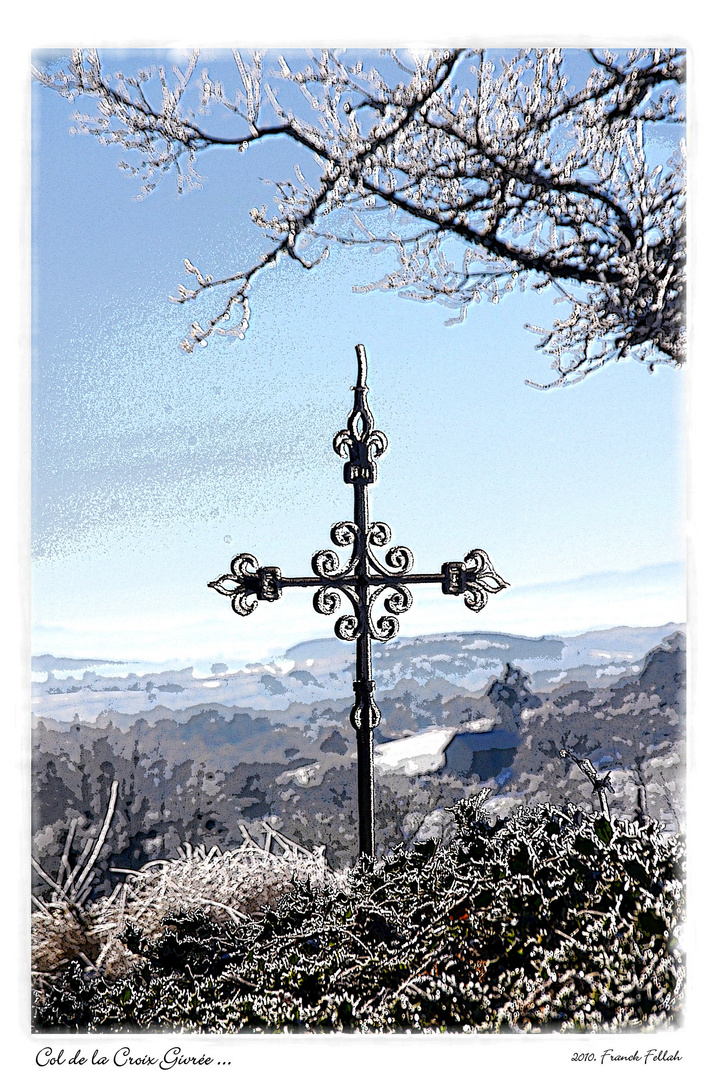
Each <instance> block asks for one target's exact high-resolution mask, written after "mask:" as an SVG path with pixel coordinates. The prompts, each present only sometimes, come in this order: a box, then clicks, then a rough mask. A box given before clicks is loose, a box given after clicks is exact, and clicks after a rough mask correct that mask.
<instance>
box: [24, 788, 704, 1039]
mask: <svg viewBox="0 0 718 1080" xmlns="http://www.w3.org/2000/svg"><path fill="white" fill-rule="evenodd" d="M482 801H483V800H482V797H481V796H479V797H474V798H471V799H468V800H464V801H463V802H461V803H459V804H457V806H456V807H454V810H453V813H454V816H455V818H456V822H457V826H458V827H457V832H456V836H455V837H454V839H453V840H452V841H451V843H450V844H448V845H446V846H444V847H437V846H436V844H435V843H434V842H433V841H432V842H429V843H426V844H417V845H416V846H415V847H414V848H413V849H411V850H406V849H401V850H399V851H397V852H395V853H394V854H393V855H392V856H390V857H389V858H388V859H386V860H385V861H384V862H383V863H381V864H377V865H376V866H373V867H371V866H360V867H357V868H356V869H355V870H354V871H353V872H352V873H351V874H350V876H349V877H348V878H345V879H342V878H341V876H339V877H337V879H336V880H335V882H334V883H333V884H331V885H330V886H329V887H324V888H323V889H322V890H321V891H319V890H317V889H316V887H314V888H313V887H312V886H311V884H308V883H305V884H302V885H298V886H297V887H296V888H295V890H294V891H293V892H292V893H291V894H288V895H286V896H284V897H283V898H282V899H281V900H280V901H279V903H278V906H277V907H276V908H275V909H273V910H270V909H267V908H265V909H264V910H263V911H262V912H260V913H258V914H256V915H255V916H254V918H253V919H251V920H248V921H247V922H246V923H242V924H241V925H239V926H237V925H232V924H229V923H218V922H214V921H210V920H208V919H207V917H206V915H201V914H199V913H194V914H190V915H184V916H182V917H177V918H176V919H173V918H168V919H166V920H165V931H164V933H163V934H162V936H161V937H160V938H159V939H155V940H152V941H150V940H147V939H144V938H143V936H142V932H141V929H140V928H139V927H130V928H129V929H128V931H127V932H126V934H125V939H124V940H125V944H126V945H127V946H128V947H129V948H130V949H131V950H132V952H133V953H135V954H136V955H137V956H138V958H139V960H138V962H137V964H136V966H135V967H134V969H133V970H132V971H131V972H130V973H129V974H128V975H125V976H123V977H121V978H119V979H118V980H117V981H115V982H114V983H108V982H107V981H106V980H105V979H103V978H102V976H101V975H97V974H91V973H90V974H88V973H87V972H85V971H83V970H82V968H81V966H80V964H79V963H74V964H73V965H72V966H71V968H70V970H69V971H67V972H66V973H65V974H64V975H63V976H62V977H61V978H59V979H58V981H57V982H55V983H54V984H52V985H50V986H48V987H47V988H45V989H44V991H43V993H42V995H41V996H40V995H38V999H37V1003H36V1012H35V1020H36V1027H37V1029H38V1030H48V1029H54V1030H58V1029H61V1030H69V1031H106V1032H110V1031H115V1032H117V1031H127V1030H143V1031H148V1030H165V1031H168V1030H172V1031H196V1032H237V1031H250V1032H257V1031H261V1032H280V1031H314V1032H318V1031H356V1030H359V1031H366V1032H386V1031H396V1032H403V1031H413V1030H420V1029H433V1030H442V1031H475V1032H476V1031H520V1030H536V1029H546V1028H560V1029H562V1030H574V1031H590V1030H610V1029H616V1028H620V1027H624V1026H627V1025H628V1026H630V1025H640V1026H655V1025H661V1024H665V1023H668V1022H671V1021H672V1020H675V1018H676V1016H677V1014H678V1009H679V1005H680V998H681V991H682V987H683V981H684V976H683V970H682V963H681V954H680V951H679V949H678V946H677V941H676V937H675V932H676V930H677V928H678V927H679V926H680V925H681V923H682V919H683V870H684V866H683V864H684V845H683V841H682V839H681V837H679V836H677V835H666V834H663V833H662V832H661V831H660V829H659V827H658V826H657V825H656V823H655V822H654V821H651V820H649V821H647V822H645V823H644V824H642V825H638V824H637V823H635V822H631V823H628V822H625V821H621V820H615V819H614V820H613V822H612V825H609V823H608V822H607V821H606V820H605V819H604V818H602V817H598V816H595V815H589V814H581V813H580V812H577V811H575V810H574V808H568V809H558V808H557V807H553V806H548V805H543V806H537V807H533V808H531V809H528V810H524V811H522V812H521V813H518V814H516V815H515V816H513V817H510V818H509V819H508V820H506V821H500V822H497V823H496V824H494V825H491V824H489V823H488V822H487V821H486V820H485V818H484V816H483V814H482V810H481V804H482Z"/></svg>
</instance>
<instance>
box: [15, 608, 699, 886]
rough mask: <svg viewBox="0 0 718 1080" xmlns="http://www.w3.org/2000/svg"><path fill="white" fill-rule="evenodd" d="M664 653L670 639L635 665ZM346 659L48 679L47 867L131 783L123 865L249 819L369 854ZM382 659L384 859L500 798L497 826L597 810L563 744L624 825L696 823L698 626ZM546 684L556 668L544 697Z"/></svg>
mask: <svg viewBox="0 0 718 1080" xmlns="http://www.w3.org/2000/svg"><path fill="white" fill-rule="evenodd" d="M665 630H669V631H671V630H672V632H670V633H668V634H667V635H666V634H664V631H665ZM646 641H649V642H651V641H652V642H653V643H654V644H653V645H652V646H651V647H650V648H649V649H648V650H647V652H646V654H645V655H643V656H639V655H637V650H638V648H639V646H641V645H642V644H643V643H644V642H646ZM330 644H331V645H332V648H330ZM318 646H319V647H318ZM339 650H341V643H339V642H336V643H334V642H331V643H329V642H320V643H316V642H308V643H305V644H303V645H302V646H301V647H299V646H298V647H296V648H295V649H294V650H290V652H291V654H292V656H290V655H289V654H288V655H287V656H286V657H285V658H283V660H282V661H280V662H278V663H277V664H275V665H271V666H268V665H254V666H252V668H251V669H243V670H242V671H241V672H236V673H232V672H226V673H225V672H217V673H216V675H215V677H213V678H212V679H204V680H202V679H195V678H194V676H193V673H192V670H191V669H186V670H183V671H179V672H162V673H157V674H156V675H154V676H150V677H143V678H142V679H140V678H138V677H136V676H131V675H128V676H123V677H121V678H114V679H109V678H106V677H104V676H102V677H100V676H96V675H93V674H92V673H90V672H88V673H86V674H85V675H84V676H83V677H82V678H80V679H72V678H68V679H57V678H55V677H51V678H48V680H47V682H45V683H42V684H39V685H38V684H36V687H35V688H36V690H38V691H39V693H38V694H37V695H36V700H35V701H34V706H35V709H36V715H35V719H34V730H33V762H32V768H33V828H34V832H35V845H36V851H37V854H38V856H41V862H42V864H43V865H45V864H46V863H47V865H48V866H51V865H52V862H53V860H59V858H60V856H61V855H62V848H63V845H64V843H65V839H66V836H67V830H68V826H69V823H70V822H71V821H72V820H74V819H77V820H78V821H79V825H78V828H77V833H76V836H77V843H79V842H80V841H81V839H82V838H83V837H85V836H86V835H88V833H89V832H90V831H91V830H92V829H93V827H95V826H96V825H97V822H98V821H99V820H101V818H102V815H103V814H104V809H105V807H106V805H107V799H108V795H109V790H110V787H111V784H112V781H113V780H117V781H118V783H119V785H120V786H119V795H118V802H117V810H116V814H115V818H114V819H113V825H112V830H111V834H110V840H109V843H111V846H112V852H113V854H112V855H111V856H108V859H109V860H110V861H111V862H112V864H113V865H117V866H125V867H128V866H137V865H139V864H140V863H141V862H143V861H145V860H146V859H148V858H153V857H161V856H163V855H171V854H173V853H174V852H175V849H176V848H177V846H178V845H181V844H183V843H184V842H190V843H193V844H197V843H218V844H220V845H221V846H223V847H231V846H233V845H236V844H238V843H239V842H241V836H242V833H241V826H245V827H248V828H250V829H251V828H252V827H254V826H256V825H257V824H258V822H259V821H260V820H261V819H264V820H268V821H270V822H271V823H273V824H274V825H275V826H276V827H277V828H280V829H281V831H283V832H284V833H286V834H287V835H289V836H292V837H294V839H296V840H297V842H299V843H301V844H303V845H304V846H305V847H307V848H310V849H311V848H312V847H313V846H314V845H315V844H324V845H326V847H327V850H328V853H329V855H330V858H331V859H332V860H334V861H335V863H346V862H347V861H351V860H352V859H353V857H354V855H355V849H356V835H357V821H356V743H355V739H354V733H353V732H352V731H351V729H350V727H349V724H348V720H347V713H348V706H349V703H350V700H351V698H350V694H349V693H348V690H349V686H350V685H351V670H350V662H349V658H348V657H347V655H346V651H343V654H342V652H340V651H339ZM377 652H378V653H380V656H379V657H378V663H377V672H376V674H377V683H378V686H379V691H378V695H377V696H378V700H379V702H380V707H381V711H382V722H381V724H380V726H379V728H378V729H377V731H376V733H375V740H376V760H377V774H376V777H377V792H376V795H377V831H378V848H379V850H380V851H381V850H387V849H388V848H391V847H394V846H396V845H397V844H398V843H400V842H402V841H406V840H413V839H415V838H418V839H422V838H427V837H428V836H440V837H441V836H444V835H445V834H446V831H447V830H450V829H451V827H452V825H451V822H452V820H453V819H452V817H451V815H450V814H448V813H447V811H446V809H445V808H446V807H447V806H450V805H452V804H453V803H454V802H456V800H457V799H459V798H463V797H465V796H466V795H471V794H475V793H476V792H477V791H479V790H480V789H482V788H486V787H488V788H489V790H490V793H491V794H490V798H489V800H488V802H487V803H486V806H487V808H488V810H489V812H490V813H492V814H496V815H505V814H506V813H508V812H509V811H510V810H511V809H512V808H513V807H516V806H519V805H528V804H532V803H537V802H559V803H565V802H567V801H568V802H572V803H575V804H577V805H578V806H583V807H585V808H586V809H590V808H592V807H593V808H595V807H594V803H595V798H594V796H593V793H592V789H591V784H590V782H588V780H587V779H586V777H585V775H584V774H583V773H582V772H581V770H580V769H579V768H578V766H576V765H575V764H574V763H573V761H572V760H571V759H565V758H561V756H560V751H561V750H562V749H570V750H571V751H572V753H573V754H574V755H575V756H578V757H586V758H589V759H590V760H591V761H592V763H593V764H594V767H595V768H596V769H597V770H599V772H601V773H605V772H606V771H610V772H611V782H612V786H613V788H614V792H613V794H612V795H611V805H612V808H613V810H614V812H615V813H619V814H622V815H624V816H626V815H628V816H629V817H630V816H632V815H635V814H640V813H643V812H649V813H651V814H652V815H653V816H655V817H656V818H657V819H658V820H659V821H661V822H662V823H663V824H664V825H665V826H666V827H667V828H671V829H673V828H675V827H676V826H677V825H678V824H679V823H680V821H681V819H682V815H683V802H684V799H683V780H684V763H685V701H684V698H685V670H686V656H685V635H684V634H683V633H682V632H681V631H680V630H674V629H673V628H672V627H671V626H670V625H669V626H667V627H658V628H646V629H635V628H617V629H614V630H611V631H607V632H605V633H604V632H596V633H595V634H590V635H588V634H586V635H582V636H581V638H580V639H566V640H563V639H560V638H539V639H530V638H516V637H511V636H510V635H500V634H490V635H487V634H485V635H483V636H479V635H476V634H466V635H464V634H453V635H434V636H431V637H421V638H413V639H408V640H401V639H400V640H398V641H397V642H395V643H392V645H391V647H388V646H383V647H382V648H381V649H377ZM517 654H520V658H519V659H517ZM511 658H513V659H511ZM571 659H573V660H574V661H576V660H578V661H580V663H579V664H578V665H577V666H573V667H572V666H571V664H570V660H571ZM564 661H566V663H564ZM548 663H551V664H552V665H553V667H551V668H549V667H547V664H548ZM532 668H533V669H534V670H533V673H531V669H532ZM586 670H587V671H588V673H589V678H583V677H580V676H582V675H583V673H584V672H585V671H586ZM541 672H544V673H545V672H553V674H552V675H549V676H548V678H545V677H544V678H543V681H542V682H539V685H538V686H537V685H536V681H537V677H538V676H539V675H540V673H541ZM617 673H618V674H617ZM298 674H307V675H311V677H312V678H311V679H310V680H304V679H303V678H296V677H295V676H296V675H298ZM243 692H246V696H245V697H243V696H242V695H243ZM247 699H248V700H247ZM167 701H171V702H173V703H176V704H175V705H174V707H171V706H170V705H169V704H166V703H165V702H167ZM249 702H253V704H249ZM48 860H49V862H48Z"/></svg>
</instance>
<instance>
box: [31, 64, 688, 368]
mask: <svg viewBox="0 0 718 1080" xmlns="http://www.w3.org/2000/svg"><path fill="white" fill-rule="evenodd" d="M233 55H234V63H235V68H236V73H235V75H234V78H235V79H236V86H234V88H233V92H232V90H230V89H229V88H228V86H227V85H225V83H224V82H222V81H220V79H219V78H218V77H213V76H212V74H211V73H210V71H209V70H208V69H203V70H201V71H199V68H198V65H199V60H200V56H199V53H192V54H190V55H189V56H188V58H187V63H186V66H185V68H184V69H183V70H180V69H179V68H175V69H174V70H173V79H171V78H170V77H169V76H168V74H167V72H166V71H165V69H164V68H163V67H162V66H158V67H157V68H156V69H152V70H146V71H142V70H141V71H138V72H136V73H134V74H123V73H118V74H116V75H114V76H109V75H108V74H107V73H106V72H105V70H104V69H103V65H102V63H101V60H100V57H99V54H98V53H97V52H96V51H93V50H87V51H82V50H77V51H75V52H74V53H73V54H72V56H71V58H70V60H69V62H67V63H66V64H64V65H61V66H59V67H58V66H55V67H52V66H50V67H48V68H46V69H45V70H42V71H40V70H37V71H35V77H36V78H37V79H38V80H39V81H40V82H42V83H43V84H44V85H45V86H47V87H48V88H50V89H53V90H55V91H56V92H58V93H60V94H62V95H63V96H64V97H66V98H67V99H68V100H70V101H73V102H74V101H75V100H79V99H83V100H90V101H93V102H94V105H95V112H94V113H93V114H87V113H83V114H80V113H78V114H76V118H75V123H76V130H78V131H81V132H84V133H87V134H90V135H93V136H94V137H95V138H97V139H98V140H99V141H100V142H101V143H102V144H106V145H115V146H119V147H121V148H123V149H124V150H126V151H127V153H128V156H130V157H131V158H133V159H134V160H133V163H132V164H130V163H129V162H123V163H122V167H124V168H126V169H128V170H129V171H130V172H131V174H132V175H133V176H136V177H138V178H139V179H140V181H141V188H140V196H145V195H148V194H149V193H151V192H152V191H153V190H154V188H155V187H156V186H157V184H158V183H159V182H160V180H161V179H162V177H163V176H164V175H165V174H166V173H167V172H169V171H174V172H175V173H176V176H177V182H178V186H179V190H180V191H183V190H185V189H186V188H189V187H193V186H194V187H196V186H198V185H199V183H200V180H199V177H198V175H197V173H196V171H195V164H196V160H197V156H198V155H199V154H200V153H201V152H202V151H204V150H206V149H208V148H209V147H226V148H236V149H237V150H239V151H240V152H247V151H251V150H252V148H253V147H254V146H255V145H256V144H258V143H261V142H263V141H266V140H269V139H278V140H280V141H281V142H282V143H283V144H284V145H285V147H286V150H287V153H288V160H292V161H293V164H294V169H293V173H294V176H293V178H292V177H291V176H288V177H287V178H286V179H284V180H281V181H280V182H278V183H277V184H276V195H275V206H274V209H273V211H272V212H271V213H270V212H269V211H268V210H267V208H266V207H256V208H254V209H253V210H251V212H250V216H251V219H252V221H253V222H254V223H255V225H256V226H257V227H258V229H260V230H261V232H262V233H263V234H264V236H265V239H266V247H265V250H264V252H263V253H262V254H261V255H260V256H259V258H257V259H256V260H255V261H254V262H253V263H251V264H249V265H242V264H241V263H240V265H239V266H238V267H237V269H236V270H233V271H232V272H231V273H229V274H225V275H223V276H220V277H216V278H213V277H212V276H210V275H209V274H205V273H203V272H202V271H200V269H199V268H198V267H196V266H195V265H194V264H193V263H192V262H190V261H189V260H185V269H186V271H187V273H188V274H189V275H190V276H191V277H192V278H193V283H192V287H191V288H188V287H187V286H185V285H180V286H179V289H178V292H177V295H175V296H173V297H172V298H171V299H173V300H174V301H175V302H177V303H181V304H184V303H189V302H193V301H195V300H197V299H198V297H200V296H201V295H203V294H207V293H210V292H213V291H216V292H217V293H218V294H222V295H223V296H224V299H223V300H222V301H220V303H219V304H218V306H217V309H216V311H215V314H213V315H212V316H211V317H210V318H209V320H208V321H207V322H206V324H205V325H204V326H202V325H200V323H199V322H193V323H192V326H191V328H190V333H189V335H188V336H187V338H186V339H185V340H184V341H183V342H182V347H183V348H184V349H185V350H186V351H187V352H190V353H191V352H192V351H193V350H194V348H195V346H196V345H197V344H198V343H199V344H200V345H206V343H207V340H208V338H209V337H210V336H211V335H212V334H213V333H217V334H224V335H232V336H236V337H239V338H241V337H243V336H244V334H245V333H246V331H247V329H248V326H249V323H250V317H251V310H250V305H249V291H250V288H251V284H252V282H253V281H254V279H255V278H257V277H258V275H260V274H261V273H263V272H264V271H265V270H268V269H269V268H271V267H272V266H274V265H276V263H277V261H278V260H279V259H280V258H281V257H282V256H283V255H284V256H287V257H289V258H292V259H294V260H295V261H297V262H298V263H299V264H300V265H301V266H302V267H303V268H305V269H311V268H312V267H314V266H316V265H317V264H318V263H319V262H321V261H322V260H323V259H325V258H327V257H328V255H329V253H330V251H331V249H332V247H334V246H339V247H346V246H353V245H369V246H370V248H371V249H372V250H377V251H379V250H393V251H394V253H395V255H396V259H397V266H396V269H395V270H394V271H391V272H390V273H388V274H387V275H385V276H384V277H383V278H382V279H381V280H378V281H374V282H370V283H367V284H360V285H358V286H357V288H358V289H359V290H363V291H365V290H368V289H385V290H393V291H395V292H397V293H398V294H399V295H400V296H402V297H405V298H409V299H414V300H422V301H437V302H439V303H441V304H444V305H445V306H447V307H448V308H450V309H453V310H454V312H456V313H457V314H455V315H454V316H452V318H450V319H449V322H456V321H461V319H463V318H464V317H465V315H466V313H467V311H468V309H469V307H470V306H471V305H472V304H474V303H477V302H479V301H480V300H481V299H490V300H491V301H493V302H495V303H496V302H498V301H499V300H500V299H501V298H502V297H503V296H505V295H506V294H507V293H509V292H511V291H512V290H513V289H514V288H515V287H517V286H518V287H519V288H521V289H525V288H527V287H531V288H534V289H544V288H547V287H553V288H554V290H555V292H556V299H557V301H558V302H559V303H562V304H565V305H567V306H568V308H569V314H568V316H567V317H565V318H563V319H558V318H557V319H556V320H555V321H554V322H553V324H552V326H551V327H549V328H539V327H529V329H531V330H533V331H535V332H536V333H538V334H539V336H540V340H539V344H538V345H537V348H540V349H543V350H544V351H545V352H546V353H547V354H548V355H550V356H551V357H552V366H553V368H554V370H555V372H556V375H555V378H554V379H553V380H551V381H550V382H549V383H548V384H546V385H551V386H555V385H562V384H565V383H568V382H575V381H577V380H580V379H582V378H584V377H585V376H586V375H587V374H589V373H590V372H592V371H595V370H597V369H598V368H600V367H602V366H603V365H604V364H606V363H607V362H608V361H609V360H617V359H622V358H624V357H628V356H630V357H633V358H635V359H639V360H642V361H644V362H646V363H647V364H648V366H649V367H652V366H654V365H655V364H659V363H663V364H669V365H672V366H679V365H681V364H682V363H683V362H684V360H685V326H684V307H685V304H684V291H685V222H684V218H685V165H684V150H683V146H682V144H680V145H677V144H675V142H674V148H675V149H674V153H673V154H672V155H669V154H667V153H666V152H665V150H663V149H661V147H662V146H663V145H664V144H665V142H666V139H667V137H668V136H667V134H666V133H668V132H670V130H671V128H670V126H669V125H675V124H676V123H679V124H680V123H682V122H683V115H682V112H681V84H682V83H683V82H684V81H685V56H684V54H683V53H682V52H681V51H680V50H677V49H633V50H630V51H625V50H624V51H622V52H620V53H619V52H613V53H612V52H608V51H602V52H599V51H597V50H587V51H586V52H584V53H583V54H582V61H583V63H582V66H577V64H576V57H575V56H571V57H567V55H566V54H564V52H563V51H562V50H560V49H531V50H518V51H514V52H511V53H507V52H505V53H500V52H496V53H492V54H489V53H487V52H486V51H485V50H481V51H479V52H475V51H472V50H468V49H455V50H430V51H426V52H423V53H414V54H412V53H409V52H407V53H404V52H401V51H397V50H389V51H386V52H383V53H374V54H365V55H362V56H357V57H356V58H355V59H353V60H350V59H349V58H348V57H347V54H346V53H344V52H340V51H331V50H321V51H317V52H313V51H309V52H308V53H307V54H306V62H303V61H300V60H299V58H298V57H292V58H291V60H287V58H285V57H282V56H278V57H276V58H275V59H274V60H273V61H272V63H271V66H268V65H267V58H266V56H264V55H263V54H262V53H260V52H257V51H255V52H252V53H249V52H247V53H245V52H242V51H235V53H234V54H233ZM365 63H366V64H369V63H373V65H374V66H371V67H365ZM302 64H303V66H302ZM229 70H230V71H231V69H229ZM578 70H581V71H583V72H584V75H583V78H582V79H581V80H580V84H579V85H578V86H577V87H575V86H572V85H570V78H571V72H572V71H578ZM192 90H194V92H196V97H197V104H196V107H195V108H194V109H193V108H191V107H190V105H189V104H188V99H189V97H190V94H191V92H192ZM654 133H659V134H658V137H656V136H655V135H654ZM661 140H662V141H661ZM308 177H309V178H308ZM417 223H418V225H419V226H420V227H418V228H417ZM235 309H237V312H238V314H237V313H236V312H235ZM533 385H538V384H535V383H534V384H533Z"/></svg>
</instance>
